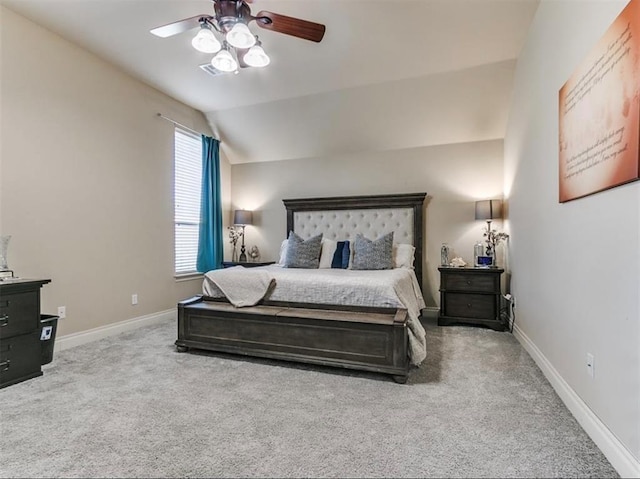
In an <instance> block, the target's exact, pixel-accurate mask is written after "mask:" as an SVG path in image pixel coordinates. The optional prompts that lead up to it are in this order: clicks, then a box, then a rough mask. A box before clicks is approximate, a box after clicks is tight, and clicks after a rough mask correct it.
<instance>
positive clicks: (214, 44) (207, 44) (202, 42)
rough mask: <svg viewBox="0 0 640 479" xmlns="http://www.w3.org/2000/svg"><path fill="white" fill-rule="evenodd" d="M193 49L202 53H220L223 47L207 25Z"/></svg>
mask: <svg viewBox="0 0 640 479" xmlns="http://www.w3.org/2000/svg"><path fill="white" fill-rule="evenodd" d="M191 45H193V48H195V49H196V50H198V51H199V52H202V53H216V52H218V51H220V48H222V45H221V44H220V42H219V41H218V39H217V38H216V36H215V35H214V34H213V32H212V31H211V29H210V28H209V27H208V26H207V25H202V27H201V28H200V30H199V31H198V33H197V34H196V36H195V37H193V40H191Z"/></svg>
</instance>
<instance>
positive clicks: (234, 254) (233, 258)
mask: <svg viewBox="0 0 640 479" xmlns="http://www.w3.org/2000/svg"><path fill="white" fill-rule="evenodd" d="M231 261H233V262H234V263H237V262H238V250H237V249H236V244H235V243H234V244H233V251H232V253H231Z"/></svg>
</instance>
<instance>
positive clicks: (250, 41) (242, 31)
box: [226, 22, 256, 48]
mask: <svg viewBox="0 0 640 479" xmlns="http://www.w3.org/2000/svg"><path fill="white" fill-rule="evenodd" d="M226 38H227V41H228V42H229V44H230V45H231V46H234V47H236V48H249V47H252V46H253V45H255V43H256V39H255V37H254V36H253V34H252V33H251V30H249V27H248V26H247V25H245V24H244V23H242V22H238V23H236V24H235V25H234V26H233V28H232V29H231V30H229V32H228V33H227V36H226Z"/></svg>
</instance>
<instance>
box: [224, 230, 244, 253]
mask: <svg viewBox="0 0 640 479" xmlns="http://www.w3.org/2000/svg"><path fill="white" fill-rule="evenodd" d="M227 229H228V230H229V240H230V241H231V244H232V245H233V251H232V253H231V261H234V262H236V261H238V251H237V250H236V246H237V244H238V240H239V239H240V238H241V237H242V235H243V234H244V231H243V230H242V228H238V227H236V226H227Z"/></svg>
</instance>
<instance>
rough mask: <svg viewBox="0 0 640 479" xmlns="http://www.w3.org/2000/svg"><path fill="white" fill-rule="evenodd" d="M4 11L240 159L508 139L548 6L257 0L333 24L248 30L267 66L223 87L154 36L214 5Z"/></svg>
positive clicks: (96, 3) (504, 1) (59, 3)
mask: <svg viewBox="0 0 640 479" xmlns="http://www.w3.org/2000/svg"><path fill="white" fill-rule="evenodd" d="M0 3H1V4H2V5H4V6H6V7H8V8H10V9H11V10H13V11H15V12H17V13H19V14H21V15H23V16H25V17H27V18H29V19H31V20H33V21H34V22H36V23H38V24H40V25H42V26H44V27H46V28H48V29H50V30H52V31H54V32H56V33H58V34H60V35H61V36H63V37H65V38H67V39H68V40H70V41H72V42H74V43H76V44H78V45H80V46H82V47H84V48H86V49H87V50H90V51H92V52H93V53H95V54H96V55H98V56H100V57H102V58H104V59H106V60H108V61H109V62H111V63H113V64H115V65H117V66H119V67H120V68H122V69H123V70H125V71H126V72H128V73H130V74H131V75H133V76H135V77H137V78H139V79H141V80H142V81H144V82H146V83H148V84H150V85H152V86H154V87H156V88H157V89H159V90H161V91H163V92H165V93H167V94H168V95H170V96H172V97H174V98H176V99H177V100H180V101H182V102H184V103H186V104H187V105H190V106H192V107H194V108H196V109H198V110H200V111H202V112H204V113H205V114H206V115H207V118H208V120H209V122H210V123H211V125H212V128H213V130H214V131H215V132H216V134H217V135H219V136H220V138H221V139H222V141H223V148H224V152H225V153H226V156H227V157H228V158H229V160H230V161H231V162H232V163H240V162H247V161H270V160H279V159H294V158H305V157H323V156H327V155H335V154H344V153H354V152H362V151H365V152H366V151H373V150H383V149H401V148H415V147H420V146H428V145H433V144H443V143H455V142H464V141H478V140H483V139H495V138H502V137H503V136H504V130H505V128H506V121H507V115H508V109H509V104H510V93H511V83H512V76H513V69H514V66H515V61H514V60H515V59H516V58H517V56H518V54H519V52H520V49H521V48H522V45H523V43H524V39H525V37H526V34H527V31H528V28H529V25H530V23H531V21H532V19H533V16H534V14H535V10H536V8H537V5H538V3H539V0H254V3H253V4H251V10H252V12H253V13H254V14H255V13H257V12H258V11H260V10H269V11H273V12H276V13H281V14H284V15H289V16H293V17H299V18H303V19H305V20H310V21H313V22H317V23H323V24H325V25H326V27H327V31H326V34H325V37H324V39H323V41H322V42H321V43H318V44H317V43H313V42H309V41H305V40H301V39H298V38H295V37H291V36H287V35H283V34H279V33H274V32H270V31H267V30H263V29H260V28H257V27H256V26H255V25H251V26H250V27H251V29H252V30H253V31H254V33H257V34H259V35H260V39H261V40H262V43H263V47H264V48H265V50H266V51H267V52H268V54H269V55H270V57H271V64H270V65H269V66H267V67H266V68H264V69H242V70H241V71H240V73H239V74H238V75H233V74H227V75H219V76H215V77H213V76H210V75H208V74H206V73H204V72H203V71H202V70H200V68H198V65H199V64H201V63H205V62H207V61H209V60H210V56H211V55H206V54H202V53H199V52H197V51H195V50H194V49H193V48H192V47H191V45H190V41H191V38H192V36H193V34H194V33H191V32H187V33H183V34H180V35H176V36H173V37H169V38H158V37H155V36H153V35H151V34H150V33H149V30H150V29H152V28H154V27H157V26H159V25H164V24H166V23H170V22H173V21H176V20H179V19H182V18H187V17H191V16H194V15H198V14H201V13H206V14H210V13H212V11H213V7H212V3H211V1H210V0H0ZM383 135H384V136H383ZM383 138H384V140H383Z"/></svg>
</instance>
